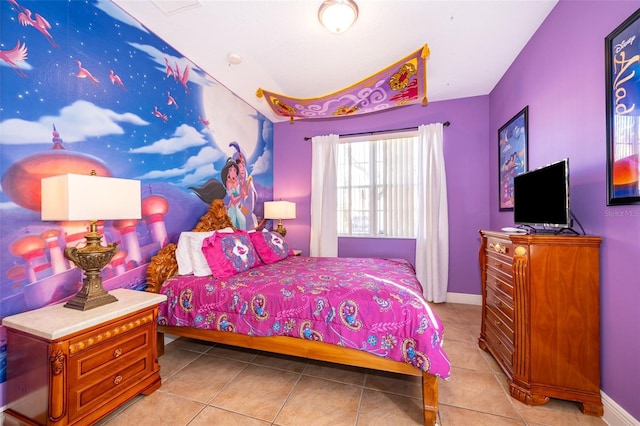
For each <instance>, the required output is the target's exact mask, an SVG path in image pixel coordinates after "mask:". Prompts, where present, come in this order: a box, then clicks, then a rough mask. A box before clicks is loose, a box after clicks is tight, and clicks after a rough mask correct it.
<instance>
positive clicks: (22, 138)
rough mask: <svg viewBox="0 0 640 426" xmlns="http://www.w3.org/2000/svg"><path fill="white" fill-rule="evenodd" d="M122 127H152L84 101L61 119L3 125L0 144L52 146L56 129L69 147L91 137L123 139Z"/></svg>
mask: <svg viewBox="0 0 640 426" xmlns="http://www.w3.org/2000/svg"><path fill="white" fill-rule="evenodd" d="M119 123H128V124H135V125H137V126H146V125H148V124H149V122H148V121H145V120H143V119H142V118H140V117H139V116H137V115H136V114H133V113H124V114H120V113H117V112H115V111H112V110H110V109H106V108H100V107H98V106H96V105H95V104H93V103H91V102H87V101H82V100H80V101H76V102H74V103H72V104H71V105H68V106H65V107H63V108H62V109H61V110H60V113H59V114H58V115H44V116H42V117H40V118H39V119H38V121H26V120H22V119H19V118H10V119H8V120H5V121H2V122H0V134H1V135H2V139H0V144H5V145H22V144H31V143H50V142H51V132H52V130H53V125H55V126H56V129H57V130H58V132H60V135H61V136H62V139H63V141H64V142H65V143H73V142H81V141H84V140H86V139H87V138H90V137H98V136H106V135H114V134H115V135H121V134H124V130H123V129H122V127H121V126H120V124H119Z"/></svg>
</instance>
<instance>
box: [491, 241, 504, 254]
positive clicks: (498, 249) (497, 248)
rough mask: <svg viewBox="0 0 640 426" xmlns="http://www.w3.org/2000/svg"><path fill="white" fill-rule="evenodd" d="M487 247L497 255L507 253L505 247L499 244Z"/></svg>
mask: <svg viewBox="0 0 640 426" xmlns="http://www.w3.org/2000/svg"><path fill="white" fill-rule="evenodd" d="M489 247H491V248H492V249H493V250H495V251H496V252H498V253H506V252H507V247H505V246H503V245H502V244H500V243H489Z"/></svg>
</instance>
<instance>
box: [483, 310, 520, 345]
mask: <svg viewBox="0 0 640 426" xmlns="http://www.w3.org/2000/svg"><path fill="white" fill-rule="evenodd" d="M486 315H487V316H486V319H485V321H486V322H487V323H490V324H491V326H492V327H493V328H494V329H495V330H497V331H499V332H500V333H501V335H502V338H501V339H500V340H502V341H505V342H506V341H508V342H509V343H510V344H511V345H512V346H513V342H514V336H515V333H514V332H513V326H514V323H513V321H511V320H510V319H507V318H505V316H504V314H503V313H502V312H500V311H496V310H495V308H493V307H489V306H487V313H486Z"/></svg>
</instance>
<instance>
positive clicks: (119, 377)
mask: <svg viewBox="0 0 640 426" xmlns="http://www.w3.org/2000/svg"><path fill="white" fill-rule="evenodd" d="M121 381H122V376H116V378H115V379H113V384H114V385H119V384H120V382H121Z"/></svg>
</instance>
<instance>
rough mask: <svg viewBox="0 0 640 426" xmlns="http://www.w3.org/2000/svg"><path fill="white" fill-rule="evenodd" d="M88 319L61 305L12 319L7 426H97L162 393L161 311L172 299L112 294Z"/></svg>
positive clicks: (139, 293)
mask: <svg viewBox="0 0 640 426" xmlns="http://www.w3.org/2000/svg"><path fill="white" fill-rule="evenodd" d="M110 294H112V295H114V296H115V297H116V298H117V299H118V301H117V302H114V303H109V304H107V305H104V306H100V307H98V308H94V309H91V310H88V311H79V310H75V309H69V308H64V307H63V304H56V305H50V306H45V307H44V308H41V309H36V310H33V311H28V312H24V313H21V314H18V315H13V316H10V317H6V318H4V319H3V320H2V325H3V326H4V327H6V328H7V383H6V390H7V403H8V409H7V410H6V411H5V412H4V414H5V425H14V424H24V423H27V424H34V422H35V423H36V424H41V425H74V424H90V423H95V422H96V421H97V420H99V419H100V418H102V417H104V416H106V415H107V414H109V413H110V412H111V411H113V410H114V409H116V408H117V407H119V406H120V405H122V404H123V403H125V402H126V401H128V400H129V399H131V398H133V397H134V396H136V395H138V394H140V393H142V394H144V395H149V394H151V393H152V392H153V391H155V390H156V389H158V388H159V387H160V384H161V380H160V365H159V364H158V355H157V340H156V332H157V320H158V305H159V304H160V303H161V302H163V301H164V300H166V296H164V295H160V294H155V293H147V292H143V291H134V290H127V289H117V290H112V291H111V292H110Z"/></svg>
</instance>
